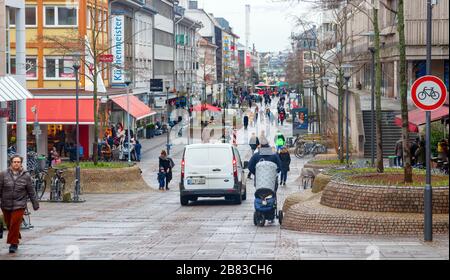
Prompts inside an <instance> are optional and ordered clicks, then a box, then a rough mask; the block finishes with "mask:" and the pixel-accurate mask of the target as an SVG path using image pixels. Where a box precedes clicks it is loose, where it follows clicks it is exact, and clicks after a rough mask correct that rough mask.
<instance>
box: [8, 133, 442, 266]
mask: <svg viewBox="0 0 450 280" xmlns="http://www.w3.org/2000/svg"><path fill="white" fill-rule="evenodd" d="M285 128H286V127H285ZM254 129H255V128H250V130H249V133H251V132H252V131H253V130H254ZM271 129H272V131H271V132H272V133H274V132H275V130H276V128H274V127H272V128H271ZM240 134H242V135H243V136H239V137H243V138H245V134H243V133H240ZM272 135H274V134H272ZM271 138H273V136H272V137H271ZM242 141H244V140H242ZM143 143H144V144H143V145H144V152H145V153H144V155H143V161H142V162H141V163H140V166H141V168H142V170H143V172H144V173H143V175H144V178H145V180H146V181H147V182H148V183H149V185H150V186H151V188H153V189H155V191H154V192H148V193H129V194H95V195H94V194H92V195H84V196H83V197H84V198H85V199H86V202H85V203H82V204H52V203H42V204H41V209H40V210H39V211H37V212H33V213H32V218H31V221H32V224H33V225H34V229H31V230H23V231H22V237H23V239H22V243H21V245H20V246H19V251H18V252H17V253H16V254H15V255H11V254H8V247H7V245H6V244H5V239H6V236H5V238H4V239H3V240H2V243H1V246H0V259H133V260H134V259H215V260H217V259H235V260H246V259H250V260H254V259H267V260H274V259H283V260H285V259H295V260H303V259H447V260H448V258H449V242H448V240H449V238H448V235H445V236H434V241H433V242H432V243H425V242H423V241H422V240H423V238H422V237H417V236H411V237H383V236H345V235H325V234H304V233H299V232H294V231H288V230H281V229H280V226H279V224H278V223H277V222H276V223H274V224H272V225H267V226H265V227H262V228H260V227H255V226H254V225H253V193H254V188H253V184H252V183H253V182H252V181H249V182H248V183H247V189H248V196H247V197H248V199H247V201H244V202H243V203H242V205H232V204H230V203H227V202H225V201H224V200H217V199H205V200H199V201H198V202H197V203H196V204H192V205H190V206H187V207H182V206H181V205H180V202H179V192H178V190H177V184H178V181H179V166H177V167H176V168H175V170H174V181H173V182H172V184H171V190H170V191H167V192H160V191H157V190H156V189H157V185H156V175H155V174H156V169H157V157H158V155H159V153H160V150H161V149H162V148H163V147H162V145H164V144H165V138H164V137H159V138H155V139H152V140H144V141H143ZM152 145H153V146H152ZM182 149H183V145H177V146H175V147H174V150H173V152H174V153H173V154H172V156H173V157H174V160H175V162H179V161H180V159H181V154H182V153H181V152H182ZM239 149H240V151H241V153H242V155H243V157H244V158H246V159H248V158H249V156H250V150H249V148H248V146H247V145H240V146H239ZM304 163H305V161H304V160H298V159H295V158H293V163H292V165H291V172H290V174H289V175H290V176H289V177H290V178H289V179H288V186H287V187H280V188H279V192H278V194H279V196H278V198H279V205H280V206H281V205H282V202H283V201H284V199H285V197H286V196H287V195H288V194H290V193H293V192H298V191H299V189H298V187H297V186H296V183H295V180H296V179H297V178H296V177H297V175H294V174H299V171H300V168H301V167H302V166H303V164H304ZM280 208H281V207H280ZM5 233H6V232H5Z"/></svg>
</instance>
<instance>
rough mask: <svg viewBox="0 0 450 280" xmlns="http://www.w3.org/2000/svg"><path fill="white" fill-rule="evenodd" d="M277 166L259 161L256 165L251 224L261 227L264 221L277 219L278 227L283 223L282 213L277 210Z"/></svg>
mask: <svg viewBox="0 0 450 280" xmlns="http://www.w3.org/2000/svg"><path fill="white" fill-rule="evenodd" d="M277 180H278V176H277V165H276V164H275V163H273V162H270V161H264V160H262V161H260V162H259V163H258V164H257V165H256V174H255V187H256V191H255V202H254V206H255V212H254V214H253V223H254V224H255V226H260V227H263V226H264V224H265V223H266V220H269V221H273V220H275V218H277V219H278V221H279V223H280V225H281V224H282V222H283V211H281V210H280V211H278V210H277V187H278V182H277Z"/></svg>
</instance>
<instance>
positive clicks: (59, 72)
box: [45, 57, 75, 80]
mask: <svg viewBox="0 0 450 280" xmlns="http://www.w3.org/2000/svg"><path fill="white" fill-rule="evenodd" d="M72 64H73V62H72V59H70V58H65V59H64V58H53V57H48V58H45V78H49V79H58V80H63V79H73V78H75V75H74V73H73V67H72Z"/></svg>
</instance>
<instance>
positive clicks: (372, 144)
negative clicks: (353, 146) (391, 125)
mask: <svg viewBox="0 0 450 280" xmlns="http://www.w3.org/2000/svg"><path fill="white" fill-rule="evenodd" d="M362 36H368V37H369V40H370V41H373V39H374V37H375V32H373V31H371V32H367V33H364V34H362ZM368 50H369V52H370V54H371V56H372V60H371V61H372V65H371V66H372V67H371V86H370V87H371V88H370V96H371V100H370V115H371V121H370V157H371V166H372V167H374V166H375V47H374V46H373V45H372V46H370V47H369V48H368Z"/></svg>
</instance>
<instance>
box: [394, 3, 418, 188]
mask: <svg viewBox="0 0 450 280" xmlns="http://www.w3.org/2000/svg"><path fill="white" fill-rule="evenodd" d="M397 5H398V7H397V11H398V12H397V16H398V23H397V31H398V36H399V44H398V48H399V53H400V75H399V76H400V102H401V111H402V139H403V155H404V157H403V158H404V164H403V165H404V180H405V183H412V181H413V177H412V166H411V151H410V149H409V129H408V127H409V120H408V100H407V98H408V97H407V84H406V79H407V76H406V75H407V74H406V40H405V13H404V1H403V0H398V2H397ZM391 12H394V11H391Z"/></svg>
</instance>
